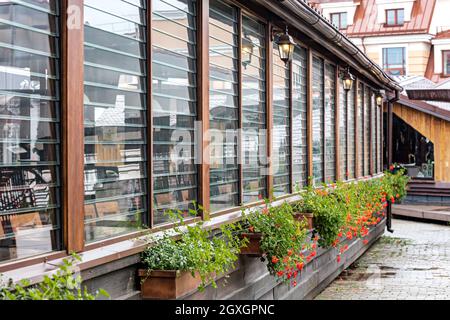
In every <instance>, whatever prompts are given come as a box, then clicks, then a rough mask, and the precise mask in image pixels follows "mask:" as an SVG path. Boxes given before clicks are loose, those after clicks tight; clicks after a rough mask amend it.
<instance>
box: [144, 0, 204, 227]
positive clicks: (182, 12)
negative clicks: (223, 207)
mask: <svg viewBox="0 0 450 320" xmlns="http://www.w3.org/2000/svg"><path fill="white" fill-rule="evenodd" d="M196 39H197V36H196V1H192V0H153V2H152V118H153V128H152V130H153V155H152V156H153V165H152V167H153V207H154V208H153V224H154V225H160V224H164V223H167V222H168V218H167V217H166V216H164V212H165V211H167V210H170V209H172V210H173V209H177V210H181V211H183V212H185V213H186V214H187V212H188V210H189V209H192V208H193V207H194V204H193V202H192V201H196V200H197V193H198V181H197V177H198V176H197V166H196V163H195V159H194V155H195V152H194V146H195V143H194V128H195V121H196V119H197V76H196V72H197V53H196V48H197V46H196Z"/></svg>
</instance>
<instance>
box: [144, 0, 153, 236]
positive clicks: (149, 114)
mask: <svg viewBox="0 0 450 320" xmlns="http://www.w3.org/2000/svg"><path fill="white" fill-rule="evenodd" d="M146 1H147V61H146V63H147V188H148V189H147V190H148V196H147V197H148V199H147V203H148V225H149V227H150V228H153V227H154V226H155V223H154V220H155V219H154V217H153V215H154V202H153V201H154V200H153V189H154V184H153V182H154V181H153V104H152V101H153V69H152V66H153V63H152V60H153V50H152V34H153V32H152V27H153V15H152V8H153V6H152V2H153V1H152V0H146Z"/></svg>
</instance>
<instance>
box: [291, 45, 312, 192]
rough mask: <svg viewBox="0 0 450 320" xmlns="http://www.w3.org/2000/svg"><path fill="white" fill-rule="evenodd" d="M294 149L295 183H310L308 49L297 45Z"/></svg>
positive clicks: (293, 96)
mask: <svg viewBox="0 0 450 320" xmlns="http://www.w3.org/2000/svg"><path fill="white" fill-rule="evenodd" d="M292 68H293V70H292V76H293V79H292V85H293V87H292V113H293V118H292V132H293V133H294V134H293V137H292V149H293V154H292V157H293V167H292V171H293V172H292V174H293V179H294V184H295V185H296V186H299V187H303V186H306V185H307V184H308V141H307V130H308V129H307V128H308V124H307V121H308V119H307V98H308V95H307V51H306V49H304V48H302V47H299V46H296V47H295V51H294V59H293V61H292Z"/></svg>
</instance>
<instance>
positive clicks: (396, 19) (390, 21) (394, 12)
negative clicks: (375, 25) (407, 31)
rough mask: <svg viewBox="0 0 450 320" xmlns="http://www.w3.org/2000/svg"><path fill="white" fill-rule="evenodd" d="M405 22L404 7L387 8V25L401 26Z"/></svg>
mask: <svg viewBox="0 0 450 320" xmlns="http://www.w3.org/2000/svg"><path fill="white" fill-rule="evenodd" d="M404 23H405V10H404V9H389V10H386V25H388V26H401V25H403V24H404Z"/></svg>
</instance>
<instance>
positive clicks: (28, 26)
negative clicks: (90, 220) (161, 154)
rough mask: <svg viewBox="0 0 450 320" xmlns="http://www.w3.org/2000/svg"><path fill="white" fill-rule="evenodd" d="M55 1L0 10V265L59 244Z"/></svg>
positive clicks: (14, 4)
mask: <svg viewBox="0 0 450 320" xmlns="http://www.w3.org/2000/svg"><path fill="white" fill-rule="evenodd" d="M58 3H59V2H58V1H54V0H49V1H46V2H45V3H43V2H42V1H38V0H29V1H26V2H24V1H21V2H20V3H19V2H13V1H8V2H3V3H2V5H1V10H0V19H1V22H0V26H1V32H0V263H2V262H4V261H9V260H16V259H23V258H28V257H31V256H35V255H40V254H43V253H47V252H51V251H54V250H60V249H61V233H60V230H61V217H60V213H61V211H60V205H61V198H60V187H61V182H60V170H59V166H60V136H61V135H60V102H59V98H60V81H59V79H60V78H59V77H60V75H59V68H60V64H59V56H60V53H59V33H58V32H59V28H58V25H59V9H58Z"/></svg>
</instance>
